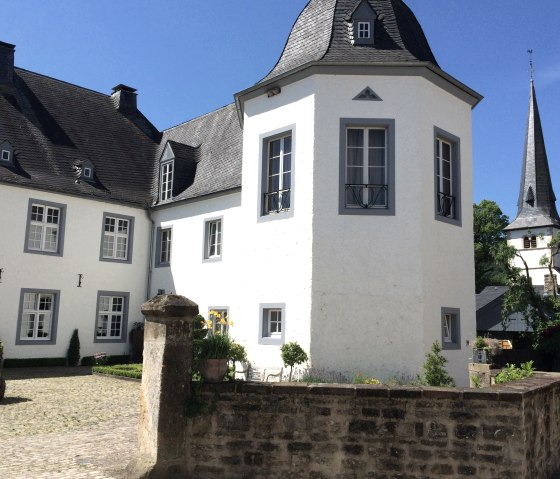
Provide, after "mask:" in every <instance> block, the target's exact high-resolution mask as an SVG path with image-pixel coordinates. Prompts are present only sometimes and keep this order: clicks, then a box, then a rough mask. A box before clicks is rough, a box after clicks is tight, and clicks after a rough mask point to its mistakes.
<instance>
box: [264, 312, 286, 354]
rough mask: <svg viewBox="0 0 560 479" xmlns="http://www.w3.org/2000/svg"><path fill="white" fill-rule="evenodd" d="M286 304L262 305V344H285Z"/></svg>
mask: <svg viewBox="0 0 560 479" xmlns="http://www.w3.org/2000/svg"><path fill="white" fill-rule="evenodd" d="M285 309H286V308H285V305H284V304H263V305H261V309H260V310H261V326H260V336H259V343H260V344H283V343H284V334H285V320H286V318H285Z"/></svg>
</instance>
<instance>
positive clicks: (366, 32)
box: [358, 22, 371, 38]
mask: <svg viewBox="0 0 560 479" xmlns="http://www.w3.org/2000/svg"><path fill="white" fill-rule="evenodd" d="M358 38H371V24H370V23H369V22H358Z"/></svg>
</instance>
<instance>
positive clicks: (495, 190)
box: [0, 0, 560, 220]
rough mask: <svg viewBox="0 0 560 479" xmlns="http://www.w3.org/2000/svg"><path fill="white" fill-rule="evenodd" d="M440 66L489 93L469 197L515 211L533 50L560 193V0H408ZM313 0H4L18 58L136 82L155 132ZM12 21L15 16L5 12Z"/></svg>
mask: <svg viewBox="0 0 560 479" xmlns="http://www.w3.org/2000/svg"><path fill="white" fill-rule="evenodd" d="M405 1H406V3H407V5H408V6H409V7H410V8H411V9H412V11H413V12H414V13H415V14H416V16H417V18H418V20H419V22H420V24H421V25H422V27H423V29H424V32H425V34H426V37H427V38H428V41H429V43H430V46H431V48H432V51H433V52H434V55H435V57H436V59H437V61H438V63H439V65H440V67H441V68H442V69H443V70H444V71H446V72H447V73H448V74H450V75H452V76H453V77H455V78H457V79H458V80H460V81H461V82H463V83H465V84H466V85H468V86H469V87H471V88H472V89H474V90H475V91H477V92H479V93H480V94H482V95H483V96H484V97H485V98H484V100H483V101H482V102H481V103H480V104H479V105H478V106H477V107H476V108H475V109H474V111H473V149H474V151H473V169H474V172H473V173H474V201H475V202H477V203H478V202H479V201H480V200H482V199H491V200H494V201H496V202H497V203H498V204H499V205H500V207H501V208H502V211H503V212H504V213H506V214H507V215H508V216H510V218H511V219H512V220H513V218H514V216H515V213H516V208H517V207H516V204H517V197H518V193H519V181H520V175H521V162H522V159H523V145H524V141H525V139H524V137H525V128H526V121H527V109H528V102H529V56H528V54H527V50H528V49H532V50H533V61H534V66H535V87H536V92H537V99H538V104H539V109H540V114H541V120H542V123H543V130H544V135H545V142H546V147H547V152H548V160H549V164H550V169H551V175H552V181H553V185H554V188H555V191H556V194H557V195H558V197H559V198H560V161H559V160H560V48H559V47H560V35H559V34H558V21H559V20H560V1H558V0H534V1H533V2H530V4H528V3H527V1H526V0H468V1H465V0H405ZM306 4H307V0H237V1H232V0H211V1H208V0H206V1H199V2H195V1H194V0H134V1H133V0H95V1H92V0H89V1H88V0H49V1H45V0H0V8H1V11H2V13H3V18H4V19H5V21H3V22H2V25H1V27H0V40H1V41H4V42H8V43H13V44H15V45H16V57H15V63H16V66H19V67H21V68H25V69H28V70H31V71H34V72H38V73H42V74H44V75H48V76H52V77H55V78H58V79H61V80H64V81H67V82H70V83H74V84H77V85H80V86H83V87H86V88H90V89H92V90H95V91H99V92H103V93H107V94H110V93H111V88H112V87H113V86H115V85H117V84H119V83H124V84H126V85H129V86H132V87H134V88H137V89H138V105H139V108H140V109H141V110H142V112H143V113H144V114H145V115H146V116H147V117H148V118H149V119H150V120H151V121H152V123H153V124H154V125H155V126H156V127H158V128H159V129H165V128H169V127H171V126H174V125H177V124H179V123H182V122H184V121H187V120H189V119H192V118H195V117H197V116H200V115H203V114H204V113H208V112H210V111H213V110H215V109H217V108H219V107H221V106H224V105H226V104H228V103H231V102H232V101H233V95H234V94H235V93H237V92H239V91H241V90H244V89H245V88H248V87H250V86H252V85H253V84H255V83H256V82H258V81H259V80H260V79H261V78H263V77H264V76H265V75H266V74H267V73H268V72H269V71H270V70H271V69H272V67H273V66H274V65H275V63H276V61H277V60H278V58H279V56H280V54H281V53H282V49H283V47H284V44H285V42H286V40H287V38H288V34H289V32H290V29H291V27H292V25H293V23H294V21H295V20H296V18H297V16H298V14H299V13H300V12H301V10H302V9H303V8H304V6H305V5H306ZM6 19H10V21H6Z"/></svg>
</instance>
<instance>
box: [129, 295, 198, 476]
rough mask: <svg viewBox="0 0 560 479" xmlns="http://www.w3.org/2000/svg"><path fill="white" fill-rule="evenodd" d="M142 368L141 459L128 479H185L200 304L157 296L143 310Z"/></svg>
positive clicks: (136, 461)
mask: <svg viewBox="0 0 560 479" xmlns="http://www.w3.org/2000/svg"><path fill="white" fill-rule="evenodd" d="M141 309H142V314H143V315H144V316H145V318H146V323H145V325H144V365H143V370H142V392H141V404H140V407H141V409H140V426H139V432H138V440H139V445H138V449H139V451H138V452H139V455H138V456H137V458H136V459H134V460H133V461H132V462H131V463H130V464H129V465H128V468H127V474H126V477H127V478H128V479H140V478H145V479H148V478H149V479H159V478H161V479H173V478H184V477H185V476H186V473H185V470H186V465H185V459H184V458H185V455H186V453H185V447H186V444H185V442H186V430H187V421H186V420H187V418H186V416H185V404H186V401H187V400H188V398H189V396H190V393H191V391H190V387H191V375H192V356H193V343H192V330H193V317H194V316H195V315H197V314H198V305H196V304H195V303H193V302H192V301H190V300H189V299H187V298H185V297H184V296H178V295H161V296H156V297H155V298H152V299H151V300H150V301H148V302H146V303H144V304H143V305H142V308H141Z"/></svg>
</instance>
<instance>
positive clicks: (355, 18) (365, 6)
mask: <svg viewBox="0 0 560 479" xmlns="http://www.w3.org/2000/svg"><path fill="white" fill-rule="evenodd" d="M377 19H378V16H377V14H376V13H375V10H373V8H372V7H371V5H370V3H369V2H368V1H367V0H362V1H361V2H358V4H357V5H356V8H355V9H354V10H353V11H352V12H351V13H350V15H349V17H348V21H349V23H350V27H351V35H352V37H353V42H352V43H353V44H354V45H358V46H359V45H373V44H374V39H373V37H374V28H375V21H376V20H377Z"/></svg>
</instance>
